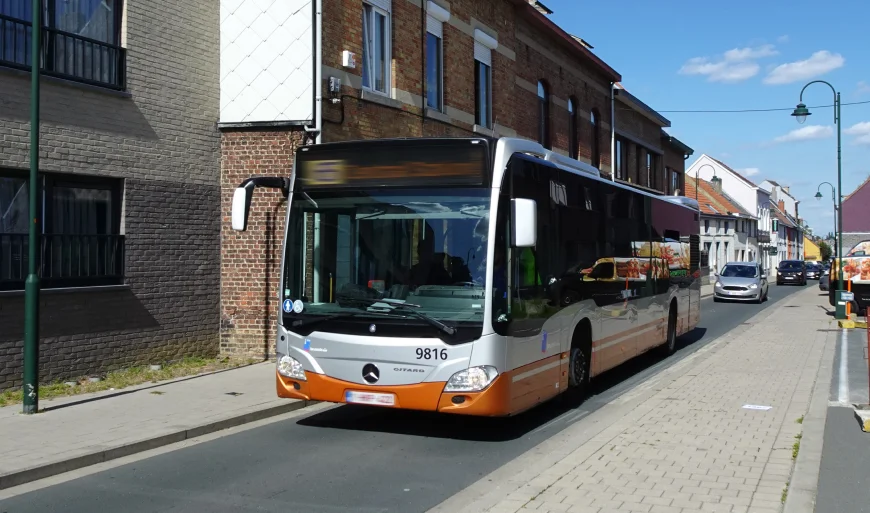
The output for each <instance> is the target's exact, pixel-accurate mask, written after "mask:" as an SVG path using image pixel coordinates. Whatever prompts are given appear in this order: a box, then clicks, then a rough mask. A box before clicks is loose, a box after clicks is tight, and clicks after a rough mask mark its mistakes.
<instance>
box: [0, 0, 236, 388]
mask: <svg viewBox="0 0 870 513" xmlns="http://www.w3.org/2000/svg"><path fill="white" fill-rule="evenodd" d="M126 11H127V17H126V19H127V22H126V47H127V50H128V54H127V83H128V91H126V93H120V94H119V93H116V92H112V91H109V90H104V89H100V88H95V87H87V86H82V85H77V84H71V83H68V82H63V81H58V80H54V79H49V78H43V80H42V95H41V96H42V98H41V114H42V118H41V123H40V134H41V139H40V168H41V170H43V171H53V172H58V173H72V174H77V175H97V176H112V177H120V178H125V190H124V212H125V215H124V219H123V223H124V227H125V235H126V239H127V245H126V261H125V265H126V285H127V287H126V288H121V289H120V290H114V291H94V290H90V291H81V290H79V291H75V292H73V293H69V294H59V293H57V292H55V293H50V292H44V293H43V294H42V297H41V301H42V309H41V326H42V331H41V335H42V338H43V340H42V347H41V361H40V366H41V368H42V371H41V372H42V374H41V379H42V380H43V381H47V380H54V379H66V378H72V377H76V376H79V375H83V374H92V373H100V372H105V371H107V370H111V369H117V368H121V367H125V366H128V365H132V364H136V363H147V362H155V361H165V360H167V359H173V358H177V357H180V356H185V355H214V354H216V353H217V351H218V326H219V318H220V317H219V300H220V297H219V294H218V293H219V280H220V271H219V260H218V259H219V255H220V254H219V244H220V232H219V227H218V220H219V215H218V213H219V201H220V193H219V179H218V177H219V163H218V145H219V137H218V133H217V130H216V128H215V122H216V120H217V117H218V101H219V97H218V94H219V93H218V59H219V55H218V52H217V51H216V50H217V48H219V41H218V21H219V15H218V5H217V3H216V2H194V3H179V2H175V1H172V0H139V1H136V2H130V3H129V4H128V5H127V7H126ZM0 91H2V92H3V93H2V95H0V96H2V98H0V167H6V168H13V169H21V170H26V169H27V168H28V166H29V156H28V152H29V137H30V132H29V129H30V127H29V101H30V75H29V73H22V72H18V71H13V70H0ZM22 308H23V295H22V294H20V293H11V294H10V293H5V294H3V295H2V296H0V326H3V328H2V329H0V355H2V356H0V389H4V388H9V387H11V386H16V385H17V384H20V379H21V346H22V342H21V338H22V322H23V312H22V311H21V309H22Z"/></svg>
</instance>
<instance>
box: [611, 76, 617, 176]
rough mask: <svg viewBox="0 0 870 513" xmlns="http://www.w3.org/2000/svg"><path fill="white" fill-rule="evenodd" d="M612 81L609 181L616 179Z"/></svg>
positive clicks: (612, 85) (614, 113) (614, 98)
mask: <svg viewBox="0 0 870 513" xmlns="http://www.w3.org/2000/svg"><path fill="white" fill-rule="evenodd" d="M613 88H614V82H611V83H610V181H611V182H615V181H616V107H615V102H616V97H615V96H614V94H613Z"/></svg>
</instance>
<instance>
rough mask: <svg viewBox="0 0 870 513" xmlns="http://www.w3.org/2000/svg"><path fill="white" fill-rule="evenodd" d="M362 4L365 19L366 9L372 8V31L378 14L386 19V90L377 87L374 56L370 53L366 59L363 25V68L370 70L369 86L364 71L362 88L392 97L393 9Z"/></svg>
mask: <svg viewBox="0 0 870 513" xmlns="http://www.w3.org/2000/svg"><path fill="white" fill-rule="evenodd" d="M362 4H363V15H362V17H363V18H365V17H366V7H369V8H371V19H370V20H369V26H370V27H372V28H371V29H370V30H374V21H375V18H376V16H377V15H378V14H380V15H382V16H383V17H384V34H383V38H384V41H383V44H384V90H383V91H381V90H378V89H377V88H376V87H375V82H376V81H375V78H374V75H373V74H372V71H374V69H376V66H375V56H374V54H373V53H372V52H371V51H370V52H369V55H368V59H366V51H365V48H366V44H367V43H366V30H365V25H363V26H362V27H361V28H362V39H363V40H362V47H363V59H362V60H363V66H364V67H365V68H364V69H366V70H368V79H369V85H366V83H365V81H366V76H365V71H364V72H363V75H362V77H361V79H362V88H363V89H365V90H366V91H370V92H372V93H376V94H380V95H383V96H387V97H391V96H392V90H393V88H392V84H393V82H392V66H391V64H390V63H391V62H392V53H393V48H392V46H393V45H392V41H393V31H392V25H393V18H392V9H384V8H383V7H380V6H378V5H375V4H374V3H372V2H367V1H365V0H363V2H362ZM373 36H374V34H372V44H374V38H373Z"/></svg>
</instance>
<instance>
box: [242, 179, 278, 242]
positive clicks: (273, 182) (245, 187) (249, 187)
mask: <svg viewBox="0 0 870 513" xmlns="http://www.w3.org/2000/svg"><path fill="white" fill-rule="evenodd" d="M257 187H266V188H269V189H280V190H281V194H283V195H284V198H287V196H289V194H290V179H289V178H282V177H278V176H274V177H272V176H258V177H255V178H248V179H247V180H245V181H244V182H242V185H240V186H238V187H237V188H236V190H235V192H234V193H233V210H232V224H233V230H236V231H239V232H243V231H245V229H247V228H248V211H249V210H250V208H251V197H253V195H254V189H256V188H257Z"/></svg>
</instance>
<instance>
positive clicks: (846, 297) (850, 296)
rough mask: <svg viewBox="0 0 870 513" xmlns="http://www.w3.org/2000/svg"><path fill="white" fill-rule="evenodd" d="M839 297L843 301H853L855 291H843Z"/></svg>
mask: <svg viewBox="0 0 870 513" xmlns="http://www.w3.org/2000/svg"><path fill="white" fill-rule="evenodd" d="M840 299H841V300H843V301H855V293H854V292H846V291H843V292H841V293H840Z"/></svg>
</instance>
